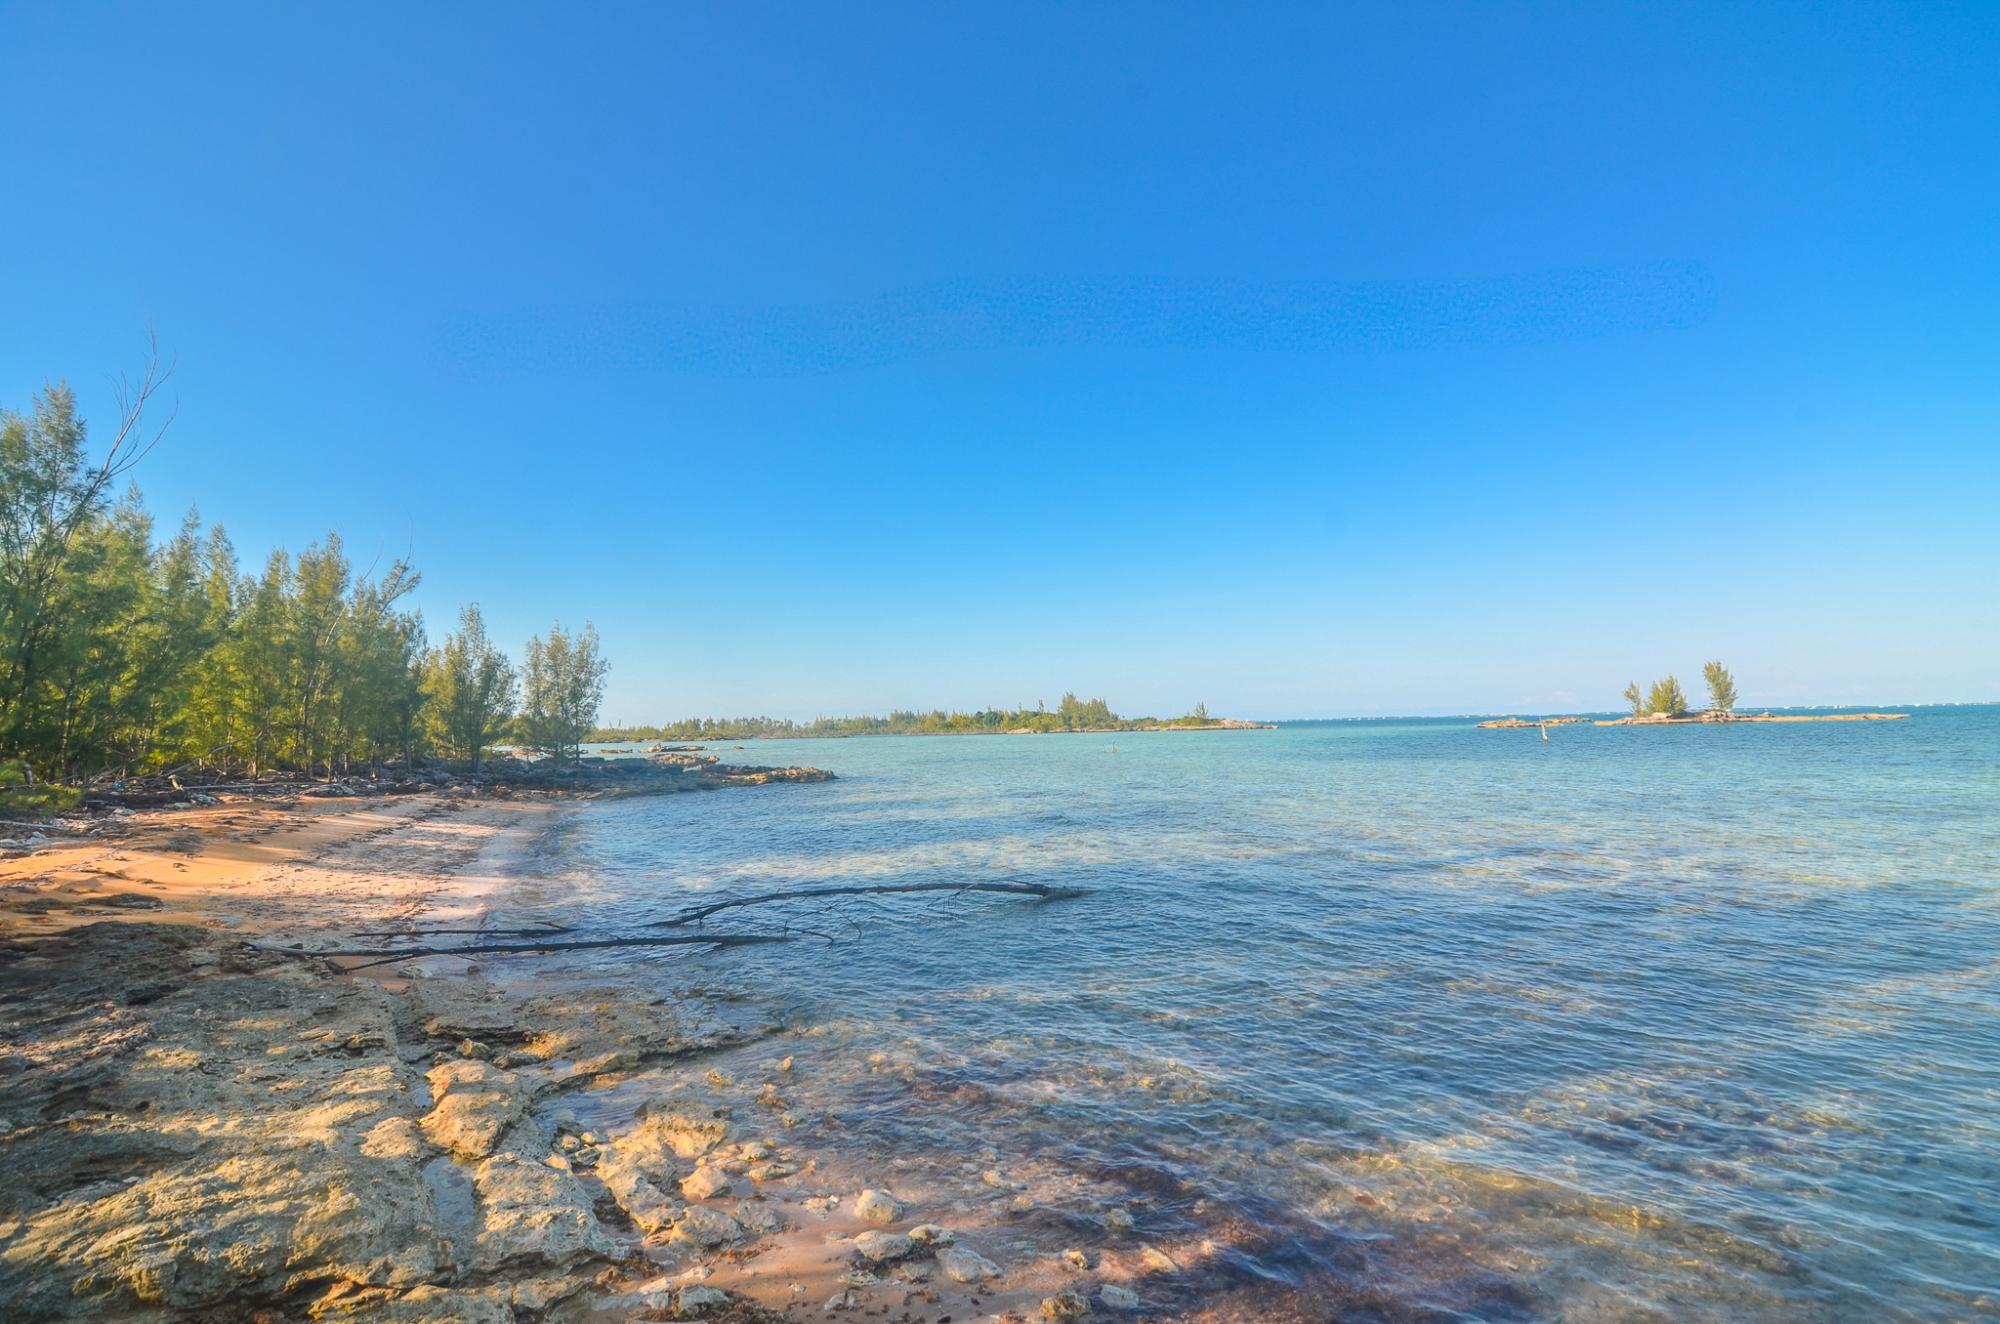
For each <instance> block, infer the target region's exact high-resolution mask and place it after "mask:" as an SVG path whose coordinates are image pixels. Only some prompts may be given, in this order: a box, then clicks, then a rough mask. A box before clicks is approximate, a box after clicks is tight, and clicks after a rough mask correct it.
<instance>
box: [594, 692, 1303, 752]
mask: <svg viewBox="0 0 2000 1324" xmlns="http://www.w3.org/2000/svg"><path fill="white" fill-rule="evenodd" d="M1275 729H1276V727H1275V725H1274V724H1272V723H1270V722H1246V721H1242V720H1240V719H1238V718H1233V717H1210V716H1209V715H1208V705H1207V704H1205V703H1197V704H1196V705H1195V706H1194V709H1193V711H1191V712H1189V713H1187V714H1186V715H1185V716H1182V717H1167V718H1160V717H1121V716H1119V715H1118V714H1117V713H1114V712H1112V711H1111V705H1110V704H1108V703H1106V702H1105V701H1104V700H1103V699H1079V698H1077V697H1076V695H1074V694H1065V695H1063V697H1062V702H1061V703H1058V704H1057V705H1056V706H1055V708H1054V709H1053V710H1051V709H1050V708H1049V707H1048V706H1047V705H1046V704H1036V705H1035V706H1034V707H1033V708H982V709H980V710H979V711H977V712H969V713H967V712H958V711H956V710H952V711H947V710H945V709H943V708H933V709H931V710H929V711H928V712H917V711H914V710H910V709H903V708H895V709H891V710H890V712H889V715H888V716H887V717H872V716H864V717H817V718H814V719H813V720H812V721H810V722H797V721H793V720H792V719H791V718H788V717H689V718H685V719H683V720H681V721H678V722H669V723H667V724H665V725H663V726H601V727H598V728H596V729H595V730H593V731H592V732H591V733H590V740H591V743H593V744H610V743H616V742H621V741H647V740H812V739H830V738H837V737H842V736H978V735H990V736H1033V735H1054V734H1061V733H1071V734H1077V733H1085V732H1116V731H1260V730H1275Z"/></svg>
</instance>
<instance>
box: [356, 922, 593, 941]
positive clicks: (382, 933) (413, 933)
mask: <svg viewBox="0 0 2000 1324" xmlns="http://www.w3.org/2000/svg"><path fill="white" fill-rule="evenodd" d="M573 931H574V929H573V927H572V926H571V925H568V924H538V925H536V926H535V927H533V928H527V929H357V930H355V933H354V936H355V937H357V938H437V937H442V936H444V935H446V934H475V935H482V936H485V937H488V938H500V937H509V938H518V937H532V936H535V935H537V934H539V935H541V936H543V937H547V936H550V935H553V934H557V933H570V932H573Z"/></svg>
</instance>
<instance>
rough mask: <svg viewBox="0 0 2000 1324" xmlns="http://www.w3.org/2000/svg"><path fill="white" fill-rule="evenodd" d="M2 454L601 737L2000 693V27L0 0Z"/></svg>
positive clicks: (1634, 18) (1868, 13)
mask: <svg viewBox="0 0 2000 1324" xmlns="http://www.w3.org/2000/svg"><path fill="white" fill-rule="evenodd" d="M0 50H5V51H7V52H8V56H9V58H8V79H7V82H8V91H7V96H6V99H5V109H4V111H0V114H4V128H0V153H4V157H3V158H0V159H4V163H5V167H6V179H7V181H8V184H9V190H8V192H9V201H8V202H7V204H6V205H5V206H4V207H0V297H4V307H5V311H6V315H5V317H4V318H0V400H4V401H5V402H7V403H8V404H10V405H13V406H15V407H19V406H21V405H23V404H25V402H26V400H27V398H28V395H29V393H30V392H31V391H33V390H34V389H35V388H36V387H37V386H38V385H39V384H40V383H41V382H42V381H43V380H44V379H45V378H52V377H67V378H68V379H69V380H70V381H71V382H72V383H73V384H74V385H75V386H76V387H77V388H78V389H79V392H80V393H81V395H82V397H83V399H84V402H85V404H86V406H87V407H88V408H90V409H91V410H92V412H93V413H94V415H95V416H97V417H99V418H103V417H105V416H106V415H108V413H109V412H110V408H109V386H110V384H111V382H112V381H113V380H114V379H115V377H116V375H117V374H118V373H119V372H121V371H126V370H130V369H131V368H132V367H133V366H134V365H135V363H136V362H137V360H138V359H139V357H140V355H141V353H142V350H143V346H144V338H145V333H146V328H147V326H148V324H149V323H150V324H151V325H153V326H155V327H157V329H158V333H159V336H160V340H161V343H162V345H163V347H164V348H165V349H166V350H167V351H169V352H171V353H172V354H174V355H175V356H176V357H177V360H178V364H179V367H178V371H177V374H176V377H175V379H174V392H175V394H177V396H178V398H179V401H180V415H179V419H178V421H177V422H176V424H175V426H174V428H173V431H172V432H171V434H170V437H169V440H168V442H167V443H166V444H165V445H164V447H163V448H162V449H161V450H160V451H159V452H158V453H157V454H156V455H155V456H154V457H153V458H151V459H150V460H148V462H147V463H146V465H145V467H144V468H143V469H142V470H141V473H140V480H141V485H142V486H143V488H144V489H145V492H146V494H147V497H148V500H149V502H150V503H151V504H152V506H153V507H154V509H155V510H156V511H158V512H160V513H161V514H162V515H163V516H168V517H173V516H177V515H178V513H179V512H180V511H182V510H184V509H185V508H186V507H187V506H189V505H190V504H195V503H198V504H199V506H200V509H201V512H202V514H203V516H204V517H206V518H208V519H213V520H218V521H220V522H222V523H223V524H224V525H226V526H227V528H228V529H229V531H230V533H231V535H232V537H233V538H234V539H235V541H236V544H237V547H238V550H239V552H240V553H241V555H242V556H243V558H244V559H245V561H246V562H254V561H257V560H259V559H261V557H262V555H263V554H264V553H265V552H266V551H268V550H269V549H270V548H271V547H274V546H286V547H289V548H291V549H293V550H297V549H298V548H300V547H302V546H303V545H304V544H306V543H307V542H309V541H311V540H312V539H314V538H315V537H318V536H320V535H321V534H322V533H324V531H326V530H327V529H338V530H340V531H341V532H342V534H343V535H344V536H345V538H346V540H347V543H348V546H349V548H350V550H351V551H352V552H353V554H354V555H355V557H356V559H357V560H358V561H359V562H361V563H362V564H364V565H365V564H367V563H369V562H371V561H373V560H375V559H376V558H378V557H379V558H381V559H382V560H383V561H384V562H386V561H387V560H388V559H390V558H392V557H394V556H396V555H398V554H401V553H403V552H405V551H406V550H407V551H408V552H409V553H410V554H411V555H412V556H413V557H414V559H415V560H416V562H417V564H418V565H419V566H420V568H421V569H422V570H423V572H424V576H425V583H424V588H423V592H422V605H423V607H424V609H425V613H426V616H427V618H428V619H429V620H430V621H431V623H432V629H433V633H434V634H441V633H442V631H443V629H444V628H445V626H446V625H447V623H448V622H449V621H450V619H451V617H452V616H453V614H454V613H455V612H456V609H457V606H458V604H459V603H461V602H464V601H467V600H477V601H478V602H480V603H481V604H482V606H483V607H484V608H485V610H486V612H487V614H488V618H489V621H490V622H491V624H492V626H493V628H494V630H495V632H496V633H497V634H498V635H499V636H500V637H502V638H503V639H506V640H510V641H514V640H519V639H524V638H525V637H526V636H527V635H528V634H529V633H530V632H532V631H535V630H537V629H540V628H542V627H544V626H545V625H546V624H547V623H548V622H549V621H551V620H554V619H558V618H559V619H561V620H563V621H564V622H567V623H570V624H578V623H581V622H583V621H585V620H590V621H594V622H595V623H596V624H597V626H598V628H599V630H600V631H601V632H602V634H603V637H604V641H605V645H606V648H607V651H608V652H609V654H610V655H611V657H612V660H613V663H614V671H613V673H612V681H611V687H610V699H609V702H608V704H607V707H606V716H607V717H613V718H620V719H629V720H652V719H658V718H662V717H669V716H678V715H683V714H687V713H696V712H750V711H769V712H776V713H783V714H790V715H797V716H811V715H814V714H817V713H843V712H853V711H862V710H880V709H883V708H886V707H888V706H890V705H892V704H896V705H924V706H928V705H932V704H937V705H949V706H961V707H974V706H980V705H984V704H988V703H1020V702H1028V703H1032V702H1034V701H1036V700H1038V699H1039V700H1047V701H1048V702H1050V703H1054V701H1055V700H1056V699H1057V698H1058V697H1059V696H1060V694H1061V692H1062V690H1063V689H1065V688H1074V689H1076V690H1078V691H1081V692H1084V693H1086V694H1102V695H1104V696H1105V697H1107V698H1109V699H1110V700H1111V701H1112V704H1113V706H1114V707H1117V708H1119V709H1120V710H1122V711H1127V712H1132V711H1158V712H1170V711H1181V710H1184V709H1185V708H1187V707H1188V706H1190V705H1192V704H1193V703H1194V702H1196V701H1197V700H1202V701H1206V702H1207V704H1208V705H1209V707H1210V709H1211V710H1213V711H1216V712H1231V713H1241V714H1245V715H1259V716H1323V715H1343V714H1371V713H1419V712H1463V711H1504V710H1520V709H1534V708H1564V707H1574V706H1591V707H1606V706H1611V705H1614V704H1615V703H1616V702H1617V694H1618V692H1619V690H1621V689H1622V688H1623V686H1624V684H1625V682H1626V681H1627V680H1629V679H1632V678H1634V677H1638V678H1641V679H1645V678H1648V677H1650V676H1652V675H1655V674H1657V673H1660V672H1663V671H1665V670H1668V669H1673V670H1677V671H1678V672H1679V673H1680V674H1681V676H1682V677H1683V679H1684V680H1691V679H1693V678H1694V677H1695V676H1696V675H1697V674H1698V672H1699V668H1700V664H1701V662H1702V661H1703V660H1704V659H1705V658H1707V657H1710V656H1720V657H1723V658H1725V659H1728V660H1729V661H1730V662H1731V664H1732V665H1733V667H1734V668H1735V670H1736V672H1737V675H1738V677H1739V681H1740V684H1741V686H1742V689H1743V692H1744V696H1745V699H1746V701H1748V702H1751V703H1779V702H1845V701H1863V702H1870V701H1872V702H1891V701H1932V700H1956V699H1995V698H2000V608H1996V594H1995V591H1994V587H1993V586H1994V584H1995V583H1996V582H2000V517H1996V515H1995V506H1996V499H2000V311H1997V310H2000V243H1996V240H1995V235H1996V233H2000V133H1996V132H1995V126H1996V125H2000V79H1995V78H1994V77H1993V70H1994V69H1995V68H1996V67H2000V6H1993V5H1987V4H1968V5H1949V4H1924V5H1908V6H1888V5H1868V6H1848V5H1810V6H1808V5H1758V6H1744V5H1718V6H1712V7H1702V6H1692V5H1676V6H1647V7H1640V6H1603V5H1575V6H1528V5H1501V4H1480V5H1427V6H1356V7H1351V8H1345V9H1343V8H1337V7H1334V6H1323V5H1310V6H1301V7H1298V8H1288V7H1284V6H1266V7H1262V8H1252V7H1239V6H1214V7H1202V6H1180V5H1157V4H1145V5H1085V6H1036V5H1022V4H1010V5H1005V6H1001V5H991V6H937V5H914V6H908V7H895V6H890V5H886V4H872V5H867V6H830V5H800V6H784V7H764V6H730V7H721V6H716V7H694V6H663V5H638V6H632V7H629V8H618V7H613V6H599V7H590V8H588V9H585V10H575V9H570V8H567V7H565V8H560V9H559V8H558V7H555V6H549V7H539V8H538V7H513V6H506V5H487V4H482V5H456V6H443V5H440V6H421V7H420V6H381V7H370V6H364V5H344V6H316V7H309V6H260V5H249V4H243V5H234V6H222V7H201V6H172V7H168V6H137V5H134V6H129V7H124V6H107V5H71V4H61V5H20V4H9V5H5V6H0Z"/></svg>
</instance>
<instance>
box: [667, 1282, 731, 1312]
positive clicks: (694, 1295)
mask: <svg viewBox="0 0 2000 1324" xmlns="http://www.w3.org/2000/svg"><path fill="white" fill-rule="evenodd" d="M728 1304H729V1293H727V1292H725V1291H723V1290H722V1289H721V1288H719V1287H702V1286H699V1285H697V1286H694V1287H683V1288H682V1289H681V1294H680V1296H679V1297H678V1298H676V1300H675V1303H674V1305H675V1309H676V1310H678V1311H679V1312H680V1313H681V1314H682V1315H700V1314H703V1313H705V1312H707V1311H710V1310H720V1309H722V1308H723V1307H725V1306H727V1305H728Z"/></svg>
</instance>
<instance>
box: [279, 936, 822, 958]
mask: <svg viewBox="0 0 2000 1324" xmlns="http://www.w3.org/2000/svg"><path fill="white" fill-rule="evenodd" d="M791 941H792V939H791V938H790V937H788V936H786V935H784V934H781V933H676V934H662V935H659V936H657V937H656V936H653V935H650V934H646V935H640V936H637V937H625V938H573V939H569V940H566V941H563V942H473V943H465V944H462V945H460V946H457V947H423V946H419V947H342V948H336V949H334V950H331V951H312V950H309V949H308V948H304V947H261V948H260V949H259V950H261V951H267V952H277V953H279V954H280V955H283V956H311V957H318V958H323V959H326V960H332V959H335V958H338V957H349V956H375V957H382V958H385V960H384V961H375V962H371V964H375V965H381V964H385V963H386V961H402V960H407V959H410V958H413V957H418V956H475V955H487V956H495V955H506V954H508V953H526V952H578V951H587V950H591V949H594V948H601V947H680V946H691V945H694V944H699V943H707V944H709V945H711V946H715V947H755V946H759V945H762V944H764V943H773V942H791Z"/></svg>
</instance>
